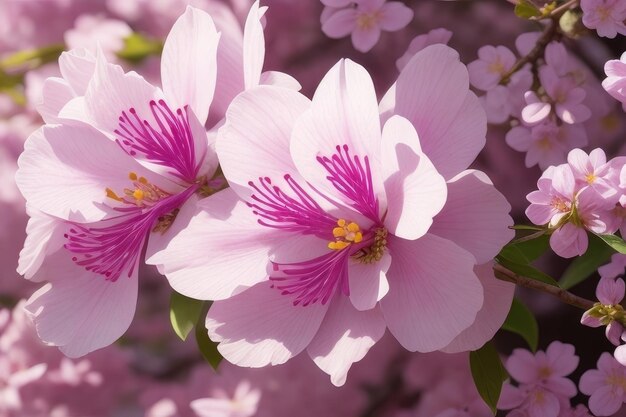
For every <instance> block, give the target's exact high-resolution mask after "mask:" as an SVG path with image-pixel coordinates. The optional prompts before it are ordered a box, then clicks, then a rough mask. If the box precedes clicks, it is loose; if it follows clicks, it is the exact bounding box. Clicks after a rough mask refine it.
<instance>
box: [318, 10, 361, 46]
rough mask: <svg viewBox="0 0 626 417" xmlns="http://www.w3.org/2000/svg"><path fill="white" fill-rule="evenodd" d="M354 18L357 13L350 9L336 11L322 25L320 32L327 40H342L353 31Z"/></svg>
mask: <svg viewBox="0 0 626 417" xmlns="http://www.w3.org/2000/svg"><path fill="white" fill-rule="evenodd" d="M325 10H327V9H325ZM356 18H357V12H356V10H354V9H352V8H350V9H344V10H337V11H335V12H334V13H333V14H332V15H330V17H328V18H327V19H326V20H325V21H324V22H323V23H322V31H323V32H324V34H326V36H328V37H329V38H334V39H340V38H343V37H345V36H348V35H349V34H350V33H352V31H354V27H355V25H356Z"/></svg>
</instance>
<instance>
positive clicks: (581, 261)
mask: <svg viewBox="0 0 626 417" xmlns="http://www.w3.org/2000/svg"><path fill="white" fill-rule="evenodd" d="M613 253H615V251H614V250H613V249H612V248H611V247H609V246H607V245H605V244H604V243H603V242H602V240H601V239H599V238H598V237H596V236H595V235H593V234H592V235H590V239H589V248H588V249H587V252H585V254H584V255H582V256H579V257H578V258H576V259H574V261H572V262H571V263H570V264H569V266H568V267H567V269H566V270H565V272H564V273H563V276H562V277H561V279H560V280H559V286H560V287H561V288H564V289H566V290H567V289H570V288H572V287H573V286H575V285H578V284H580V283H581V282H583V281H584V280H586V279H587V278H589V277H590V276H591V274H593V273H594V272H596V271H597V270H598V267H599V266H601V265H604V264H605V263H607V262H608V260H609V259H610V258H611V255H612V254H613Z"/></svg>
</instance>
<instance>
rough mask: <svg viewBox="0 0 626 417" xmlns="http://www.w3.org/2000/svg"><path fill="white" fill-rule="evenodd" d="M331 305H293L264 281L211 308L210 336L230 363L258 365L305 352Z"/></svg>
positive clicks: (281, 360)
mask: <svg viewBox="0 0 626 417" xmlns="http://www.w3.org/2000/svg"><path fill="white" fill-rule="evenodd" d="M327 310H328V304H326V305H323V304H320V303H316V304H311V305H308V306H306V307H303V306H294V305H293V303H292V299H291V297H288V296H284V295H282V294H281V292H280V290H278V289H276V288H272V284H271V283H270V282H262V283H259V284H257V285H255V286H254V287H252V288H249V289H247V290H246V291H244V292H242V293H239V294H237V295H235V296H233V297H231V298H228V299H226V300H222V301H215V302H214V303H213V305H212V306H211V309H210V310H209V314H208V315H207V319H206V327H207V329H208V331H209V337H210V338H211V339H212V340H214V341H216V342H219V346H218V350H219V351H220V353H221V354H222V355H223V356H224V358H226V359H227V360H228V361H229V362H231V363H233V364H235V365H239V366H245V367H252V368H259V367H263V366H267V365H278V364H281V363H285V362H286V361H287V360H289V359H290V358H292V357H293V356H295V355H297V354H298V353H300V352H302V351H303V350H304V349H305V348H306V347H307V346H308V345H309V343H311V340H312V339H313V337H314V336H315V334H316V333H317V331H318V329H319V328H320V324H321V323H322V320H323V318H324V315H325V314H326V311H327Z"/></svg>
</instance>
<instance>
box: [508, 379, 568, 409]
mask: <svg viewBox="0 0 626 417" xmlns="http://www.w3.org/2000/svg"><path fill="white" fill-rule="evenodd" d="M570 382H571V381H570ZM572 384H573V382H572ZM574 389H576V386H575V385H574ZM561 401H562V399H561V398H560V397H559V396H558V395H556V394H555V393H553V392H552V391H550V390H548V389H546V388H543V387H541V386H536V385H527V384H523V385H520V386H519V387H515V386H513V385H510V384H505V385H503V386H502V393H501V394H500V400H499V401H498V408H499V409H500V410H512V411H511V412H510V413H508V414H507V416H508V417H559V413H560V411H561Z"/></svg>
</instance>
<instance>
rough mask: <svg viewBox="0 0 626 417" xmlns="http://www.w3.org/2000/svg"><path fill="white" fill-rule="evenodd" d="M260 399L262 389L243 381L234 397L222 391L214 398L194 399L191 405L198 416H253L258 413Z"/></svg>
mask: <svg viewBox="0 0 626 417" xmlns="http://www.w3.org/2000/svg"><path fill="white" fill-rule="evenodd" d="M260 399H261V391H260V390H258V389H252V387H251V386H250V383H249V382H247V381H242V382H240V383H239V385H237V388H236V389H235V393H234V395H233V397H232V398H230V396H229V395H228V394H227V393H226V392H224V391H220V392H217V393H216V395H215V396H214V398H202V399H199V400H193V401H192V402H191V404H190V405H191V408H192V409H193V410H194V411H195V412H196V414H197V415H198V417H252V416H253V415H254V414H256V411H257V407H258V404H259V400H260Z"/></svg>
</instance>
